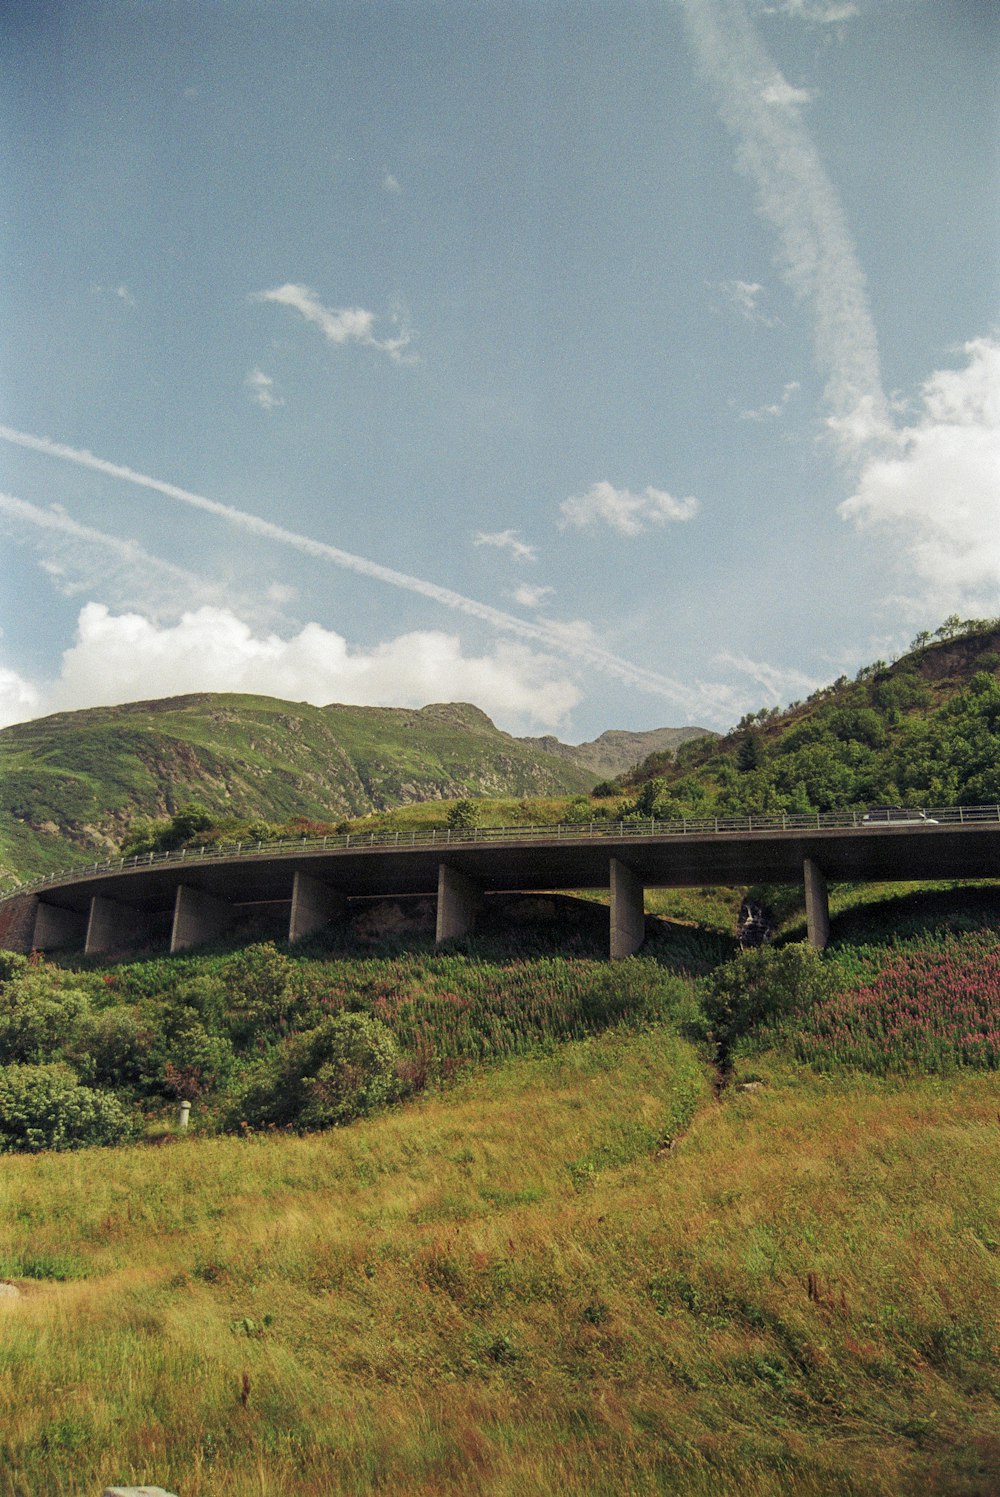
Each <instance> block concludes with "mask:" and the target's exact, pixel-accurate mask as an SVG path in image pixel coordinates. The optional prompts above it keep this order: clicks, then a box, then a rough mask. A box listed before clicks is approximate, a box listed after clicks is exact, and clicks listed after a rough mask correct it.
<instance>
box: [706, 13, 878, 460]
mask: <svg viewBox="0 0 1000 1497" xmlns="http://www.w3.org/2000/svg"><path fill="white" fill-rule="evenodd" d="M681 4H682V6H683V9H684V12H685V15H686V17H687V23H688V29H689V32H690V35H691V38H692V41H693V43H694V48H695V52H696V55H697V57H698V59H699V62H700V63H701V66H702V67H703V69H704V70H705V73H706V74H707V76H708V77H709V78H710V79H711V81H712V83H713V84H714V86H715V88H716V91H717V94H718V98H719V112H720V115H721V117H722V119H723V121H724V123H725V124H726V126H727V127H728V129H729V130H730V131H731V132H732V134H733V135H734V136H735V137H736V140H737V156H736V159H737V164H738V166H739V169H740V170H741V171H742V172H743V173H744V174H745V175H746V176H747V177H749V178H750V180H751V181H752V182H753V183H754V185H755V187H756V190H757V208H758V211H759V212H760V214H761V215H762V216H763V217H764V218H765V219H767V220H768V221H769V222H770V223H771V224H773V226H774V228H775V229H776V230H777V234H778V242H779V245H780V264H781V267H782V272H783V274H784V277H785V279H786V280H787V282H788V283H789V285H790V286H791V287H792V289H793V290H794V292H795V294H796V295H797V296H799V297H801V298H808V300H809V301H810V302H811V304H812V307H813V312H814V328H815V332H814V341H815V355H816V363H817V365H818V367H819V369H820V370H821V372H822V373H823V375H824V377H825V379H826V390H825V399H826V404H827V408H828V410H829V413H830V420H829V422H828V425H829V428H830V431H831V432H832V434H833V435H834V436H835V437H836V438H837V439H838V440H839V442H840V443H841V445H842V447H843V449H844V451H845V454H846V455H848V456H854V455H857V454H858V453H859V452H861V451H863V450H864V449H865V448H866V447H867V446H868V445H869V444H871V443H873V442H876V441H879V440H882V439H884V438H885V437H886V435H887V434H888V433H889V431H890V421H889V409H888V402H887V400H886V397H885V393H884V391H883V389H882V377H881V371H880V367H879V356H878V344H877V340H876V337H875V328H874V324H873V322H872V318H871V314H870V312H869V308H868V301H867V295H866V291H865V280H864V276H863V274H862V272H861V268H860V265H859V264H858V258H857V254H856V252H855V249H854V244H853V241H852V239H851V235H850V233H849V231H848V228H847V223H846V220H845V217H844V212H843V209H842V207H841V204H840V200H839V198H838V197H837V194H836V192H835V191H834V188H833V185H832V184H831V182H830V180H829V178H828V177H827V174H826V172H825V170H824V168H823V164H822V161H821V160H820V157H819V155H818V153H817V151H816V148H815V146H814V145H813V143H812V140H811V139H810V137H809V134H808V132H807V130H806V129H805V126H804V125H803V123H802V119H801V116H800V113H799V110H798V107H797V105H798V103H799V102H801V99H800V97H799V95H800V94H801V92H802V91H801V90H796V89H795V88H793V87H792V85H791V84H789V83H788V82H787V80H786V79H785V78H784V77H783V76H782V74H781V72H780V71H779V69H778V68H777V67H776V66H775V64H774V62H773V61H772V59H771V58H770V57H769V56H768V54H767V52H766V51H765V49H764V47H763V46H762V45H761V43H760V40H759V39H758V37H757V35H756V33H755V31H754V29H753V27H752V25H751V24H750V20H749V17H748V15H747V11H746V7H745V5H744V4H743V3H742V0H681ZM786 8H789V7H786ZM797 9H798V10H799V12H800V13H801V14H803V15H804V14H806V11H807V10H808V11H810V12H812V11H814V10H817V11H818V10H820V9H821V10H823V11H824V12H825V13H826V15H827V17H828V18H832V7H831V6H829V5H826V6H823V7H813V6H808V7H806V6H799V7H797ZM840 9H841V10H843V7H840ZM841 19H843V17H841Z"/></svg>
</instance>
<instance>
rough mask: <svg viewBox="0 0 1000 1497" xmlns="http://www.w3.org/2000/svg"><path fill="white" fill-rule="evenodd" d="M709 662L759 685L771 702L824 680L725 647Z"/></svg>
mask: <svg viewBox="0 0 1000 1497" xmlns="http://www.w3.org/2000/svg"><path fill="white" fill-rule="evenodd" d="M712 664H713V665H716V666H721V667H723V668H728V669H729V670H735V671H738V672H739V673H740V675H744V676H749V677H750V678H751V680H753V681H756V682H757V684H758V685H759V686H761V687H762V688H763V690H764V692H765V693H766V695H767V696H768V697H770V699H771V701H772V703H774V704H775V705H777V704H778V703H783V702H787V701H790V700H791V699H793V698H795V697H803V696H808V695H809V693H810V692H813V691H816V689H817V688H818V687H820V686H823V685H825V682H823V681H820V680H818V679H814V678H813V677H812V676H806V675H803V673H802V672H801V671H798V670H795V669H794V668H793V667H791V666H786V665H770V664H769V663H768V662H767V661H766V660H751V659H750V657H749V656H748V655H735V654H732V653H730V652H729V651H725V652H724V653H722V654H721V655H715V656H713V658H712Z"/></svg>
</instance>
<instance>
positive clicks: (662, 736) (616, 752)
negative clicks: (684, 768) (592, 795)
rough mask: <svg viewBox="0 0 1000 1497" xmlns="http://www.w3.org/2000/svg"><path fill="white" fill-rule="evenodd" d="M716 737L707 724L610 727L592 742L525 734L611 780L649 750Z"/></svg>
mask: <svg viewBox="0 0 1000 1497" xmlns="http://www.w3.org/2000/svg"><path fill="white" fill-rule="evenodd" d="M705 737H709V738H714V737H716V734H714V733H709V731H708V729H707V728H652V729H650V730H649V731H648V732H646V733H629V732H626V731H623V730H622V729H621V728H609V729H608V731H607V732H605V733H602V734H601V736H600V738H593V739H591V740H590V742H589V743H577V744H572V743H560V742H559V739H558V738H553V737H552V736H551V735H546V736H545V737H544V738H522V739H521V740H520V741H521V742H522V743H527V744H531V745H532V746H533V747H535V748H537V749H541V751H542V752H543V753H546V754H555V755H556V756H557V757H559V758H561V759H569V760H571V761H572V763H574V764H579V765H580V766H581V767H582V768H584V769H588V770H590V771H592V773H593V774H594V776H595V777H596V778H598V779H603V780H611V779H615V778H616V777H617V776H618V775H620V774H624V773H625V772H626V770H630V769H632V768H633V767H634V766H635V765H636V764H638V763H639V762H640V760H643V759H645V758H647V756H648V755H650V754H663V755H666V756H667V757H668V758H669V757H670V756H672V755H673V754H674V753H675V751H676V750H677V749H678V748H679V747H680V745H681V744H682V743H689V742H691V741H692V740H693V739H695V738H705Z"/></svg>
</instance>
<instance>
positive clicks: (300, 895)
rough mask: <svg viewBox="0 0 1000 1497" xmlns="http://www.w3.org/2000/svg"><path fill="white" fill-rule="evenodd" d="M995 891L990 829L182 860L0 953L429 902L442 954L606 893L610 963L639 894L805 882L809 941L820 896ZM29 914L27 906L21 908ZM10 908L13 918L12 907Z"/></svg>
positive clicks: (634, 938)
mask: <svg viewBox="0 0 1000 1497" xmlns="http://www.w3.org/2000/svg"><path fill="white" fill-rule="evenodd" d="M940 878H954V879H972V878H1000V825H996V824H994V825H992V826H990V825H983V824H980V825H976V824H972V825H969V824H966V825H962V826H959V825H949V826H937V825H934V826H928V825H924V826H908V825H907V826H899V827H897V826H888V827H879V828H874V829H873V828H868V829H861V830H859V829H853V830H847V831H845V830H841V829H838V830H817V831H815V832H808V833H803V832H798V831H796V832H783V831H767V832H761V833H756V832H755V833H750V834H747V835H741V836H738V837H737V836H733V835H731V834H729V835H726V834H715V835H712V834H711V833H699V834H691V835H678V834H671V835H662V836H661V835H643V836H638V835H634V834H633V835H609V836H607V837H593V836H590V837H581V836H576V837H574V836H573V835H572V834H571V833H570V832H567V835H565V836H562V835H559V836H552V837H546V838H545V839H537V840H534V841H531V840H525V841H516V840H514V839H512V840H511V841H510V842H489V843H485V842H481V843H473V844H467V843H455V844H453V845H451V846H449V847H447V848H445V847H436V848H434V847H428V846H426V845H422V846H416V847H412V846H405V845H401V846H388V847H386V846H372V847H365V846H362V847H360V848H357V847H352V848H350V849H349V850H348V849H344V848H337V849H328V848H310V847H303V848H301V849H294V850H287V851H285V850H282V851H279V852H275V853H262V854H260V855H258V856H253V857H244V858H226V857H222V856H216V857H194V856H192V857H185V858H177V859H171V860H170V861H169V862H165V863H159V864H155V863H154V864H152V865H151V866H140V867H135V868H122V869H116V870H111V871H109V870H106V869H100V870H95V871H94V872H93V873H91V874H86V875H83V876H77V877H76V878H72V879H69V878H67V879H66V880H62V881H60V882H59V883H54V884H51V885H49V886H47V887H45V888H44V889H43V890H42V891H40V892H39V893H37V894H31V895H24V896H14V897H13V898H11V899H8V900H6V901H3V902H2V904H0V945H2V946H5V947H7V949H11V950H22V951H28V950H31V949H32V948H33V947H34V948H37V949H43V950H44V949H55V948H57V947H70V948H81V947H82V948H83V949H84V951H86V952H87V953H88V954H92V955H97V954H100V953H110V952H112V951H116V952H120V951H127V950H129V949H130V948H134V947H136V946H139V945H143V944H148V943H150V942H159V941H162V943H163V945H164V946H166V947H168V948H169V950H171V951H179V950H182V949H186V948H188V947H190V946H195V945H199V944H201V943H203V942H207V941H210V940H214V939H217V938H218V937H219V936H220V935H222V934H223V933H224V932H225V931H226V930H227V929H228V928H229V927H230V926H231V925H233V923H234V922H237V921H239V920H240V918H241V917H242V916H245V915H246V914H247V913H248V912H250V911H253V910H255V909H263V908H271V909H272V911H279V912H280V911H283V912H284V916H285V919H286V920H287V926H286V930H287V935H288V939H289V940H291V941H295V940H298V939H301V938H302V937H303V936H305V935H308V934H310V933H311V932H312V931H314V930H317V929H319V928H321V927H322V926H323V925H325V924H327V923H328V922H331V921H334V922H336V921H339V920H342V919H344V916H345V911H346V908H347V901H348V900H355V899H391V898H403V897H406V896H422V897H424V898H431V899H435V900H436V901H437V927H436V934H437V940H438V943H439V944H443V943H445V942H447V941H451V940H454V939H457V938H460V937H461V936H463V935H464V934H466V933H467V932H468V931H470V930H472V929H473V927H474V925H475V920H476V916H477V913H478V911H479V909H480V907H481V904H482V899H483V896H484V895H485V894H488V893H514V892H532V891H542V890H545V891H554V890H572V889H606V890H609V892H610V902H611V908H610V917H609V955H610V956H611V958H612V959H613V960H617V959H620V958H623V957H627V956H630V955H632V954H633V953H634V952H636V951H637V950H639V948H640V947H641V945H642V942H643V938H644V934H645V920H644V915H643V893H644V890H645V889H647V888H698V887H703V886H706V885H722V886H731V887H739V886H745V885H748V884H768V883H775V884H792V883H800V882H801V883H802V884H803V886H804V890H805V902H806V914H807V924H808V933H809V939H810V941H812V942H813V944H814V945H815V946H817V947H822V946H824V945H825V944H826V941H827V938H828V935H829V911H828V904H827V894H826V889H827V883H828V881H837V882H863V881H870V880H887V881H891V880H902V879H940ZM29 902H30V907H29ZM15 906H17V907H18V908H17V909H15Z"/></svg>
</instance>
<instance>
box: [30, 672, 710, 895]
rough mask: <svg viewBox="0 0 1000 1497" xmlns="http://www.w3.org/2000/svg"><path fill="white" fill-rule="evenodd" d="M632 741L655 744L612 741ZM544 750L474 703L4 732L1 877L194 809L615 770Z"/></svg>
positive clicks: (585, 779) (227, 709)
mask: <svg viewBox="0 0 1000 1497" xmlns="http://www.w3.org/2000/svg"><path fill="white" fill-rule="evenodd" d="M666 731H667V732H668V733H669V732H670V731H671V730H669V729H667V730H666ZM681 731H682V732H683V731H687V730H681ZM633 736H634V737H635V738H637V739H639V740H642V739H645V738H648V737H650V735H648V734H637V735H629V734H622V735H614V734H605V735H604V738H617V737H622V738H629V737H633ZM653 736H656V735H653ZM545 742H546V743H551V744H553V745H556V746H557V747H556V749H555V750H552V749H548V748H546V747H542V746H540V743H539V741H538V740H533V739H518V738H515V737H512V736H511V735H510V734H509V733H504V732H502V731H501V730H500V729H499V728H497V727H496V726H495V724H494V723H493V722H491V720H490V719H489V718H488V717H487V716H486V714H485V713H484V712H481V711H480V710H479V708H478V707H474V706H472V705H470V704H469V703H465V702H450V703H436V704H433V705H431V706H428V707H422V708H420V709H419V710H410V709H407V708H395V707H348V706H341V705H338V704H332V705H330V706H327V707H313V706H310V705H309V704H308V703H305V702H283V701H277V700H274V699H272V698H269V697H257V696H246V695H238V694H235V693H234V694H226V693H199V694H197V695H192V696H182V697H170V698H167V699H166V700H163V701H149V702H133V703H129V704H127V705H125V706H117V707H96V708H92V709H90V710H87V711H82V712H63V713H57V714H56V715H55V716H52V717H46V718H41V719H38V720H37V721H35V722H29V723H21V724H17V725H16V726H14V727H10V728H6V729H4V730H3V732H0V872H7V873H13V874H16V875H19V876H23V875H24V874H26V873H29V872H35V871H44V870H45V869H47V868H51V867H53V866H58V865H61V864H63V863H65V862H66V861H67V852H68V851H69V852H72V853H74V854H75V855H76V856H79V855H81V854H82V855H84V856H86V855H87V854H88V853H93V854H94V855H95V856H101V857H103V856H106V855H107V854H108V853H112V854H113V853H115V852H117V850H118V848H119V846H120V844H121V841H122V838H123V836H124V834H125V833H126V831H127V829H128V827H129V825H130V823H131V822H133V821H134V820H135V819H136V818H140V817H148V818H156V817H166V816H170V815H172V814H173V813H174V812H175V811H176V810H177V809H178V808H179V807H180V806H181V805H183V804H184V803H185V802H189V801H197V802H199V803H200V804H201V805H203V806H204V807H205V808H206V809H207V810H208V811H209V812H210V813H212V814H213V815H214V816H225V817H242V818H259V819H262V820H266V821H277V822H283V821H287V820H289V819H291V818H295V817H304V818H307V819H309V820H320V821H326V822H329V821H333V822H336V821H338V820H341V819H344V818H348V817H355V816H360V815H364V814H365V813H366V812H369V811H372V810H379V809H383V808H385V807H388V806H393V805H399V804H407V803H412V802H415V801H427V800H441V799H451V798H455V797H466V796H469V797H473V796H543V795H572V794H579V793H581V792H585V791H587V790H589V789H590V788H591V786H592V785H593V784H594V782H595V780H597V779H599V778H600V777H601V775H602V774H603V775H607V774H608V773H609V772H611V766H612V762H614V763H617V762H618V761H617V760H615V761H611V760H602V759H600V758H599V757H596V758H595V757H594V755H592V754H585V755H584V758H583V759H582V760H579V761H578V760H577V759H576V758H575V757H574V753H573V751H567V752H562V750H563V749H564V745H561V744H558V741H557V740H556V739H552V740H546V741H545ZM600 742H601V740H598V743H600ZM593 747H594V745H583V748H584V749H586V750H590V749H592V748H593ZM640 755H641V747H640V749H639V751H638V752H637V753H636V755H635V756H634V757H633V760H632V761H631V762H635V759H636V758H638V757H640ZM67 844H68V845H67Z"/></svg>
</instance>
